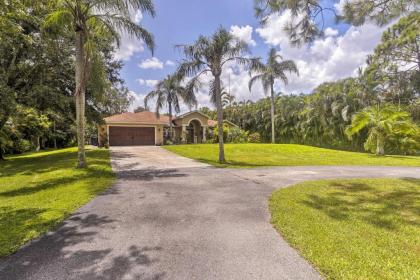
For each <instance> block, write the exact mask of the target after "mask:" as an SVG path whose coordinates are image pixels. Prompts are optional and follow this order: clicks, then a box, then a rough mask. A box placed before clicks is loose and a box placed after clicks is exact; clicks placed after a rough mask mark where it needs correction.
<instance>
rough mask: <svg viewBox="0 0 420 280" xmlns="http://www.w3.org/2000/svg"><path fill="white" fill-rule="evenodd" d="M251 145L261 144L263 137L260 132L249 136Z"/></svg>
mask: <svg viewBox="0 0 420 280" xmlns="http://www.w3.org/2000/svg"><path fill="white" fill-rule="evenodd" d="M248 142H249V143H261V135H260V134H259V133H258V132H254V133H251V134H250V135H249V136H248Z"/></svg>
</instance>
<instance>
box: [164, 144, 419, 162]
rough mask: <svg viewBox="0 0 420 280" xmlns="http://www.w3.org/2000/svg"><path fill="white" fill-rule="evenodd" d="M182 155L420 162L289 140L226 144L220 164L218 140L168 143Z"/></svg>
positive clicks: (238, 159)
mask: <svg viewBox="0 0 420 280" xmlns="http://www.w3.org/2000/svg"><path fill="white" fill-rule="evenodd" d="M165 148H166V149H167V150H169V151H172V152H174V153H177V154H179V155H181V156H185V157H189V158H193V159H196V160H199V161H201V162H205V163H209V164H212V165H214V166H219V167H258V166H299V165H392V166H420V157H418V156H384V157H379V156H375V155H372V154H367V153H354V152H346V151H337V150H330V149H322V148H316V147H311V146H304V145H288V144H287V145H286V144H274V145H273V144H227V145H225V154H226V160H227V161H228V164H223V165H222V164H219V162H218V145H217V144H199V145H174V146H165Z"/></svg>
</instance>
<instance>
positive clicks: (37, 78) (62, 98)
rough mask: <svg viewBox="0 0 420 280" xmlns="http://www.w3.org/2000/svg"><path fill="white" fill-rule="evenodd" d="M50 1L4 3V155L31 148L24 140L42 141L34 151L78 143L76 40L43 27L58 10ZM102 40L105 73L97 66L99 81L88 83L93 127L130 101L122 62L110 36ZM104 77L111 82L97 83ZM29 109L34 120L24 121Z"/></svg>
mask: <svg viewBox="0 0 420 280" xmlns="http://www.w3.org/2000/svg"><path fill="white" fill-rule="evenodd" d="M47 2H48V1H22V0H16V1H5V2H3V1H0V6H1V9H0V151H1V152H0V157H1V154H3V153H4V152H7V153H18V152H21V151H23V150H26V149H27V147H25V148H24V149H22V148H23V147H22V146H21V145H20V144H22V143H25V141H23V140H28V141H31V142H38V140H35V141H34V139H37V138H39V145H38V144H36V143H34V144H33V145H32V146H33V147H34V148H36V147H37V146H40V147H41V148H45V147H64V146H68V145H71V144H72V143H74V138H75V129H74V125H73V124H74V120H75V116H74V115H75V105H74V97H73V93H74V89H75V84H74V75H75V74H74V59H73V58H74V49H73V47H72V37H71V34H69V33H68V32H66V31H64V30H45V29H43V22H44V18H45V16H46V15H47V14H48V13H50V12H51V11H52V9H53V8H54V7H53V5H47V4H48V3H47ZM47 31H48V32H47ZM97 40H98V42H97V51H98V53H99V54H100V55H101V57H102V61H103V67H104V69H105V73H102V74H101V73H99V72H98V71H97V70H98V68H95V67H96V66H95V67H92V71H91V72H92V77H93V78H94V80H95V82H91V83H88V88H87V93H86V98H87V104H86V111H87V113H86V121H87V124H88V126H90V127H94V128H95V127H96V124H97V123H100V122H102V119H103V117H104V116H108V115H112V114H116V113H121V112H123V111H126V110H127V108H128V106H129V104H130V102H131V97H130V93H129V91H128V89H127V88H126V87H125V86H124V82H123V80H122V79H121V78H120V76H119V72H120V70H121V68H122V63H121V62H120V61H115V60H114V59H113V58H112V52H113V50H114V49H113V47H112V44H110V41H109V40H108V39H107V37H106V36H105V37H104V38H101V40H99V39H97ZM99 76H101V77H103V78H105V80H106V82H105V83H98V80H99V78H98V77H99ZM27 110H29V111H30V112H31V114H30V116H33V117H35V119H34V118H31V119H27V120H26V121H28V122H26V121H25V120H24V119H25V118H24V117H28V116H29V115H28V116H25V115H27V114H26V113H28V112H29V111H27ZM40 116H42V118H43V121H42V122H44V123H48V125H47V126H46V127H44V129H41V130H40V129H39V127H37V125H35V126H32V124H34V122H35V124H39V122H38V120H40V119H39V117H40ZM33 121H34V122H33ZM25 122H26V123H25ZM42 122H41V123H42ZM91 134H92V135H96V131H95V130H92V132H91ZM87 136H88V137H89V136H90V135H87ZM19 143H20V144H19ZM25 146H27V145H25Z"/></svg>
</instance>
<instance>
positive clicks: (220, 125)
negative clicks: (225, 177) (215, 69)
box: [214, 75, 226, 163]
mask: <svg viewBox="0 0 420 280" xmlns="http://www.w3.org/2000/svg"><path fill="white" fill-rule="evenodd" d="M214 86H215V91H216V109H217V129H218V134H219V135H218V137H219V163H225V162H226V160H225V148H224V143H223V107H222V96H221V92H220V75H216V76H215V77H214Z"/></svg>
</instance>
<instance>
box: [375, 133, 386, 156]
mask: <svg viewBox="0 0 420 280" xmlns="http://www.w3.org/2000/svg"><path fill="white" fill-rule="evenodd" d="M383 140H384V139H383V137H382V136H381V135H378V136H377V137H376V155H377V156H383V155H385V150H384V141H383Z"/></svg>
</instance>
